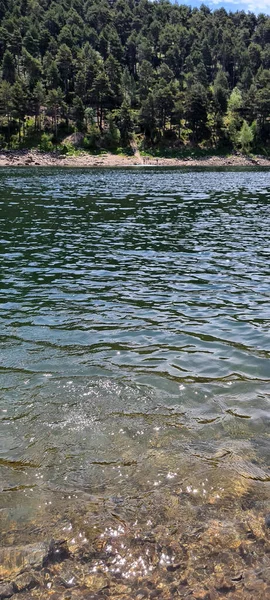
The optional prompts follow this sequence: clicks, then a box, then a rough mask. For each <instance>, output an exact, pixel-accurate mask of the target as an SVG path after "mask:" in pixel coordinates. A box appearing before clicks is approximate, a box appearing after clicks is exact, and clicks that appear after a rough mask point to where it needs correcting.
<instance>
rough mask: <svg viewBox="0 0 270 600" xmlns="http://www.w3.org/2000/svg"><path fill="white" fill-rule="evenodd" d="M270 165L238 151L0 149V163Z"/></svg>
mask: <svg viewBox="0 0 270 600" xmlns="http://www.w3.org/2000/svg"><path fill="white" fill-rule="evenodd" d="M36 166H40V167H54V166H55V167H134V166H155V167H156V166H159V167H187V166H188V167H253V166H254V167H256V166H257V167H270V159H268V158H265V157H261V156H256V157H252V158H251V157H248V156H244V155H241V154H235V155H231V156H210V157H205V158H191V157H190V158H185V159H183V158H151V157H142V156H138V155H136V156H123V155H117V154H110V153H108V154H101V155H99V156H95V155H91V154H87V153H83V152H82V153H81V154H80V155H78V156H65V155H61V154H54V153H43V152H38V151H23V150H22V151H6V152H1V153H0V167H36Z"/></svg>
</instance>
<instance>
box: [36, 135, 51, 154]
mask: <svg viewBox="0 0 270 600" xmlns="http://www.w3.org/2000/svg"><path fill="white" fill-rule="evenodd" d="M39 149H40V150H41V151H42V152H51V151H52V150H53V143H52V135H48V134H47V133H43V134H42V136H41V138H40V144H39Z"/></svg>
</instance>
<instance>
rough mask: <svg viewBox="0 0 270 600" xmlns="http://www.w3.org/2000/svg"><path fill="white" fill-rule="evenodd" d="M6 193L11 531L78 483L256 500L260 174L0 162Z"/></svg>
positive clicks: (6, 489)
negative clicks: (23, 166)
mask: <svg viewBox="0 0 270 600" xmlns="http://www.w3.org/2000/svg"><path fill="white" fill-rule="evenodd" d="M0 197H1V202H0V217H1V234H0V237H1V248H2V250H1V308H0V310H1V312H0V317H1V320H0V322H1V359H0V374H1V380H0V387H1V401H0V412H1V445H0V475H1V479H0V485H1V490H2V494H1V505H0V508H1V509H2V510H1V511H0V514H1V518H2V523H3V528H4V532H5V535H6V539H7V540H9V543H10V538H9V537H8V535H9V531H10V529H9V527H10V525H9V524H10V523H13V527H15V525H14V523H16V527H17V528H19V533H17V536H15V537H16V539H12V543H15V542H16V543H19V541H20V539H24V537H25V538H27V540H28V538H29V540H31V539H32V538H31V531H32V530H31V527H33V522H35V520H39V522H41V521H42V519H43V527H44V531H43V530H41V529H39V535H38V536H37V537H38V539H43V537H44V536H45V537H46V529H48V530H49V529H50V526H51V525H50V523H51V522H55V516H54V514H55V513H54V511H58V513H57V514H58V517H57V519H58V521H57V522H58V524H59V519H61V516H60V517H59V514H60V513H61V510H60V508H59V506H61V502H60V501H61V499H62V500H63V498H65V519H66V520H67V521H69V519H71V517H69V512H68V511H70V514H73V513H74V511H75V512H76V510H77V508H76V502H77V498H78V497H79V496H78V494H81V498H87V497H90V495H91V497H98V498H99V499H103V500H102V501H104V502H107V501H108V502H114V501H115V502H116V505H119V504H121V503H122V506H125V509H123V511H124V510H126V512H127V513H128V514H129V515H130V512H128V511H131V513H132V514H133V515H134V520H135V516H136V518H137V519H139V518H140V516H141V515H143V518H145V519H146V517H147V516H148V517H149V514H148V513H149V512H151V511H152V513H151V514H155V513H157V512H158V510H159V508H160V507H161V506H162V502H164V505H165V504H166V506H167V504H168V497H167V494H168V493H170V494H171V496H170V497H173V495H174V494H176V495H177V494H178V497H179V494H183V493H184V494H185V498H184V506H185V515H184V518H185V519H186V522H187V523H192V519H194V503H195V504H196V507H197V508H198V507H202V506H203V505H204V504H205V503H208V505H209V506H210V504H214V503H215V502H216V499H218V500H220V508H219V510H222V501H223V500H222V499H223V498H224V503H225V505H226V502H227V505H228V494H229V495H230V498H231V499H233V503H234V502H235V504H233V506H234V507H235V510H237V509H238V502H239V498H240V497H242V495H243V494H249V493H250V491H249V490H250V489H251V490H252V494H253V496H254V498H255V501H256V498H257V499H258V498H261V497H263V498H264V500H263V502H264V504H263V507H264V509H265V506H266V504H265V502H266V500H265V498H267V494H268V485H269V484H268V480H269V470H268V464H269V457H270V439H269V431H270V430H269V424H270V420H269V404H270V387H269V383H270V362H269V357H270V335H269V324H270V304H269V292H270V262H269V259H270V175H269V171H263V170H261V171H255V170H231V171H230V170H216V171H205V170H197V171H196V170H193V171H192V170H176V169H175V170H174V169H129V170H128V169H126V170H124V169H123V170H109V169H108V170H72V169H66V170H64V169H63V170H57V169H55V170H50V169H36V170H31V169H20V170H19V169H8V170H6V169H3V170H1V172H0ZM67 494H69V496H67ZM268 497H269V496H268ZM67 498H68V499H67ZM146 498H147V501H146ZM164 498H165V500H164ZM226 498H227V500H226ZM143 499H144V500H143ZM100 501H101V500H100ZM230 501H232V500H230ZM147 502H149V503H150V504H149V505H148V504H147ZM142 504H143V506H144V508H142ZM138 507H139V508H138ZM132 511H133V512H132ZM136 511H137V512H136ZM178 511H179V507H178ZM192 511H193V512H192ZM134 513H135V514H134ZM137 513H138V514H137ZM44 515H45V516H46V523H45V522H44ZM150 516H151V515H150ZM102 518H103V517H102ZM151 518H152V517H151ZM169 518H170V517H169V515H168V519H169ZM173 518H174V517H173ZM181 518H183V514H182V516H181ZM198 518H199V517H198V515H197V516H196V519H197V520H198ZM82 519H83V516H82ZM149 519H150V517H149ZM27 527H29V532H30V533H29V535H28V534H26V532H27V531H28V530H27ZM20 528H21V529H20ZM27 535H28V537H27ZM35 539H36V537H35Z"/></svg>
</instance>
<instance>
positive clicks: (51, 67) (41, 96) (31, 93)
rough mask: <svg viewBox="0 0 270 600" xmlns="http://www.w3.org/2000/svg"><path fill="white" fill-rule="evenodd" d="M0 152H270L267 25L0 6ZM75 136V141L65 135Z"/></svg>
mask: <svg viewBox="0 0 270 600" xmlns="http://www.w3.org/2000/svg"><path fill="white" fill-rule="evenodd" d="M0 78H1V82H0V147H1V148H2V149H18V148H30V147H34V146H35V147H38V148H39V149H40V150H44V151H50V150H53V149H54V148H60V149H61V150H62V151H63V152H69V151H71V148H72V144H73V140H74V139H76V140H77V141H78V140H79V145H80V146H81V147H82V148H84V149H85V150H87V151H89V152H99V151H102V150H111V151H117V149H119V148H124V149H125V148H128V147H129V146H130V143H131V140H134V139H135V140H136V143H138V144H139V146H140V148H142V149H146V150H147V148H148V149H149V148H150V149H151V148H152V149H155V148H173V149H175V151H179V152H180V151H181V150H183V149H187V148H196V147H197V148H201V149H215V150H217V149H219V148H228V149H234V150H240V151H242V152H246V153H249V152H255V151H256V152H261V153H264V154H267V153H268V152H269V146H270V144H269V142H270V17H268V16H266V15H264V14H259V15H258V16H256V15H255V14H253V13H250V12H249V13H245V12H244V11H238V12H226V10H225V9H223V8H222V9H219V10H215V11H211V10H210V9H209V8H208V7H207V6H205V5H201V7H200V8H199V9H198V8H193V9H192V8H190V7H188V6H187V5H180V4H175V3H174V4H173V3H171V2H168V1H167V0H159V1H154V2H150V1H149V0H111V1H108V0H1V1H0ZM74 134H76V136H75V137H74Z"/></svg>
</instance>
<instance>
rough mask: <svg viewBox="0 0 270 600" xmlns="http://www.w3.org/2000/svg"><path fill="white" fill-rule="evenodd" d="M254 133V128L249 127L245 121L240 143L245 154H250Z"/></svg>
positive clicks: (240, 134)
mask: <svg viewBox="0 0 270 600" xmlns="http://www.w3.org/2000/svg"><path fill="white" fill-rule="evenodd" d="M253 138H254V133H253V130H252V127H250V126H249V125H248V123H247V122H246V121H243V125H242V127H241V130H240V133H239V137H238V141H239V144H240V146H241V150H242V152H244V153H248V152H249V151H250V146H251V144H252V142H253Z"/></svg>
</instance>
